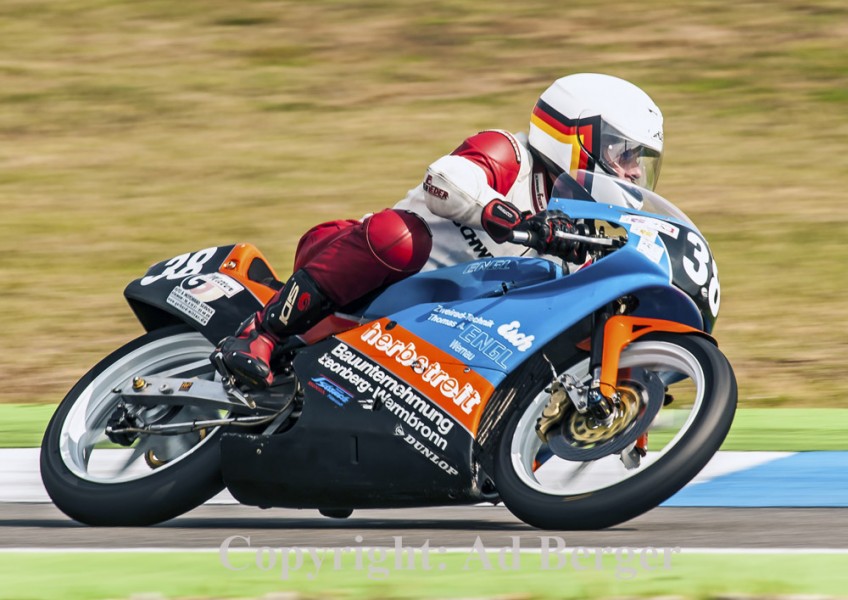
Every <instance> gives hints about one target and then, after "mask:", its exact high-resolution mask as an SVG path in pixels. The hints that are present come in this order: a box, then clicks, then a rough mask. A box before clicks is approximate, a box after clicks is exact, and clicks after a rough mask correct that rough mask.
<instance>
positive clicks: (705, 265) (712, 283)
mask: <svg viewBox="0 0 848 600" xmlns="http://www.w3.org/2000/svg"><path fill="white" fill-rule="evenodd" d="M686 241H687V242H689V244H688V245H687V247H686V254H685V255H684V257H683V270H684V271H686V275H688V276H689V279H691V280H692V283H694V284H695V285H697V286H699V287H705V288H706V290H707V298H708V299H709V303H710V312H712V313H713V316H714V317H717V316H718V308H719V304H720V303H721V289H720V287H719V283H718V265H716V262H715V259H714V258H712V256H711V255H710V251H709V249H708V248H707V243H706V242H705V241H704V240H703V238H701V236H699V235H698V234H697V233H695V232H694V231H690V232H688V234H687V235H686ZM710 271H712V277H711V276H710ZM707 282H709V284H708V283H707Z"/></svg>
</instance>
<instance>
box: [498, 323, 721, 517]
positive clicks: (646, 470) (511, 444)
mask: <svg viewBox="0 0 848 600" xmlns="http://www.w3.org/2000/svg"><path fill="white" fill-rule="evenodd" d="M555 367H556V369H557V372H558V373H560V372H562V371H565V372H567V373H569V374H571V375H573V376H575V377H577V378H578V379H582V378H583V377H585V375H586V374H587V372H588V360H583V361H580V362H579V363H576V364H555ZM640 369H641V370H644V372H649V373H653V374H655V375H656V376H658V377H659V378H660V380H662V381H663V383H664V384H665V385H667V386H668V392H669V394H670V395H669V396H667V397H666V401H668V400H671V398H673V400H672V401H671V403H670V404H669V405H668V406H666V407H663V408H662V409H661V410H660V412H659V414H658V415H657V416H656V417H655V418H653V421H652V423H651V424H650V426H649V429H648V444H649V445H648V454H647V455H646V456H645V457H644V458H642V459H641V462H640V464H639V465H638V466H636V467H635V468H632V467H633V465H632V464H631V465H628V466H630V467H631V468H629V469H628V468H627V466H626V465H625V461H623V460H622V457H621V456H620V455H619V454H614V455H610V456H605V457H603V458H600V459H598V460H591V461H586V462H580V461H571V460H565V459H561V458H559V457H558V456H556V455H554V454H553V453H552V452H551V450H550V448H549V447H548V445H547V444H545V443H543V442H542V441H541V439H540V438H539V437H538V436H537V435H536V431H535V426H536V421H537V420H538V418H539V417H540V416H541V414H542V411H543V410H544V408H545V407H546V406H547V404H548V401H549V400H550V397H551V395H550V387H549V386H550V382H549V381H539V382H538V383H537V384H536V385H535V387H534V388H533V389H531V390H530V393H529V394H528V399H527V401H525V402H524V403H523V405H522V406H520V408H519V409H518V410H516V411H515V413H514V414H513V415H512V417H511V419H510V421H509V422H508V424H507V427H506V428H505V430H504V433H503V435H502V436H501V438H500V440H499V442H498V445H497V454H496V460H495V483H496V485H497V488H498V491H499V493H500V495H501V498H502V499H503V501H504V504H505V505H506V506H507V508H509V510H510V511H511V512H512V513H513V514H515V515H516V516H517V517H518V518H520V519H521V520H523V521H524V522H526V523H528V524H530V525H533V526H534V527H539V528H542V529H563V530H569V529H570V530H575V529H600V528H604V527H610V526H612V525H616V524H618V523H622V522H624V521H627V520H629V519H632V518H633V517H635V516H637V515H640V514H642V513H644V512H646V511H648V510H650V509H652V508H654V507H656V506H657V505H659V504H660V503H661V502H663V501H664V500H666V499H668V498H669V497H670V496H672V495H673V494H675V493H676V492H678V491H679V490H680V489H681V488H682V487H683V486H684V485H686V484H687V483H688V482H689V481H691V480H692V479H693V478H694V477H695V476H696V475H697V474H698V472H699V471H700V470H701V469H702V468H703V467H704V466H705V465H706V464H707V462H709V460H710V458H712V456H713V454H715V452H716V451H717V450H718V448H719V446H720V445H721V443H722V442H723V441H724V438H725V437H726V435H727V433H728V431H729V430H730V425H731V423H732V421H733V415H734V412H735V409H736V396H737V391H736V379H735V377H734V374H733V369H732V368H731V366H730V364H729V363H728V361H727V359H726V358H725V357H724V355H723V354H722V353H721V352H720V351H719V349H718V348H716V347H715V346H714V345H713V344H712V343H710V342H709V341H708V340H706V339H704V338H701V337H698V336H692V335H679V334H667V333H661V334H651V335H648V336H645V337H644V338H641V339H640V340H638V341H636V342H634V343H632V344H630V345H629V346H628V347H627V348H626V349H625V350H624V351H623V352H622V354H621V362H620V371H619V377H620V378H626V377H627V376H628V374H629V373H632V372H634V371H636V370H640ZM546 388H547V390H548V391H547V392H546V391H545V389H546ZM657 400H659V401H660V402H662V400H663V399H662V398H660V399H656V398H653V399H652V400H651V401H652V402H653V401H657Z"/></svg>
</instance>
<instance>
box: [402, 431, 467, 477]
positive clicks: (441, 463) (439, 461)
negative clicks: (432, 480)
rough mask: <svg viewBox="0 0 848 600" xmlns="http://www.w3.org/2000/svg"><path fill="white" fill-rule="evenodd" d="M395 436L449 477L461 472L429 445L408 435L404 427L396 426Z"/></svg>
mask: <svg viewBox="0 0 848 600" xmlns="http://www.w3.org/2000/svg"><path fill="white" fill-rule="evenodd" d="M395 435H396V436H398V437H399V438H401V439H403V441H404V442H406V443H407V444H409V446H410V447H411V448H412V449H413V450H415V451H416V452H418V453H419V454H420V455H421V456H423V457H424V458H426V459H427V460H429V461H430V462H431V463H433V464H434V465H436V466H437V467H439V468H440V469H441V470H442V471H444V472H445V473H447V474H448V475H458V474H459V471H457V470H456V469H455V468H454V467H452V466H451V465H450V463H449V462H448V461H446V460H445V459H444V458H442V457H441V456H440V455H439V454H438V453H437V452H436V451H435V450H433V449H431V448H428V447H427V445H426V444H425V443H424V442H422V441H420V440H417V439H415V436H413V435H411V434H409V433H406V432H405V431H404V430H403V427H401V426H400V425H395Z"/></svg>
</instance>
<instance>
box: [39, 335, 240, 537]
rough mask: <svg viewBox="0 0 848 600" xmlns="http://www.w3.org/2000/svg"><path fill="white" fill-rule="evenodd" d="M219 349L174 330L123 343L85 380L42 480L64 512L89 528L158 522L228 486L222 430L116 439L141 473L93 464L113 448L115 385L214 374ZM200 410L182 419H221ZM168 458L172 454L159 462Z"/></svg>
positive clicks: (49, 450) (59, 416) (53, 434)
mask: <svg viewBox="0 0 848 600" xmlns="http://www.w3.org/2000/svg"><path fill="white" fill-rule="evenodd" d="M212 350H213V346H212V345H211V344H210V343H209V342H208V341H207V340H206V339H205V338H203V336H202V335H200V334H199V333H197V332H195V331H193V330H191V329H190V328H189V327H187V326H184V325H177V326H173V327H167V328H163V329H159V330H156V331H153V332H150V333H147V334H145V335H143V336H141V337H139V338H138V339H136V340H134V341H132V342H130V343H128V344H126V345H125V346H123V347H121V348H119V349H118V350H116V351H115V352H113V353H112V354H110V355H109V356H108V357H106V358H104V359H103V360H102V361H100V363H98V364H97V365H96V366H95V367H94V368H92V369H91V370H90V371H89V372H88V373H86V375H85V376H83V377H82V379H80V380H79V382H78V383H77V384H76V385H75V386H74V387H73V388H72V389H71V391H70V392H68V394H67V396H65V398H64V400H62V402H61V403H60V404H59V407H58V409H57V410H56V413H55V414H54V415H53V418H52V419H51V420H50V423H49V425H48V426H47V430H46V432H45V434H44V440H43V442H42V446H41V477H42V481H43V482H44V487H45V488H46V489H47V493H48V494H49V496H50V498H51V499H52V500H53V502H54V503H55V504H56V506H57V507H58V508H59V509H60V510H61V511H62V512H64V513H65V514H66V515H68V516H69V517H71V518H72V519H75V520H77V521H80V522H81V523H85V524H88V525H110V526H142V525H152V524H154V523H159V522H162V521H166V520H168V519H171V518H173V517H176V516H179V515H181V514H183V513H185V512H186V511H189V510H191V509H193V508H195V507H197V506H198V505H200V504H202V503H203V502H205V501H206V500H208V499H209V498H211V497H212V496H214V495H215V494H216V493H218V492H220V491H221V490H222V489H223V488H224V483H223V481H222V479H221V473H220V463H221V459H220V450H219V446H218V440H219V437H220V432H221V430H220V429H216V430H212V431H210V432H207V435H199V434H198V433H194V434H183V435H180V436H168V437H170V438H171V439H167V440H165V439H163V436H141V437H140V438H139V440H138V441H136V442H135V446H134V448H133V449H132V450H130V449H121V448H120V447H118V446H116V445H113V444H112V446H113V448H112V449H111V453H112V455H115V454H116V453H117V454H118V455H119V456H120V457H121V460H123V457H124V456H129V454H128V453H130V452H132V456H137V458H138V464H137V466H135V467H134V469H135V470H134V472H129V471H130V470H129V469H125V470H124V471H122V472H119V473H117V474H108V473H107V474H104V473H102V472H98V471H96V470H95V468H94V464H93V463H95V459H94V457H95V456H97V457H100V456H103V454H102V453H108V452H110V449H105V450H104V449H103V446H109V445H110V443H109V442H108V441H107V440H106V439H105V435H104V434H103V430H104V429H105V423H106V420H108V417H109V415H110V414H111V413H112V411H113V410H114V407H115V406H117V404H118V402H119V400H120V398H119V396H118V395H117V394H115V393H114V392H113V391H112V390H113V389H115V388H116V387H118V386H125V385H126V384H127V381H128V380H130V379H131V378H132V376H134V375H153V374H157V373H158V374H161V373H165V372H168V373H169V374H171V376H184V377H196V376H200V377H205V378H207V379H208V378H211V377H213V374H214V369H213V367H212V365H211V364H210V363H209V361H208V356H209V354H210V353H211V352H212ZM204 361H205V364H204ZM149 410H152V409H149ZM198 410H199V409H197V408H191V407H184V408H180V409H179V411H181V412H179V413H178V414H177V415H176V416H175V417H174V419H178V418H180V414H182V415H191V416H200V417H208V416H220V415H219V414H216V415H209V414H203V413H202V412H201V413H198V412H197V411H198ZM207 410H208V409H207ZM185 411H187V412H185ZM188 418H190V417H188ZM163 455H166V456H168V459H167V460H165V461H162V460H160V459H158V458H156V459H152V457H158V456H163ZM121 460H119V461H117V462H121ZM133 464H134V465H135V463H133ZM145 465H146V469H145Z"/></svg>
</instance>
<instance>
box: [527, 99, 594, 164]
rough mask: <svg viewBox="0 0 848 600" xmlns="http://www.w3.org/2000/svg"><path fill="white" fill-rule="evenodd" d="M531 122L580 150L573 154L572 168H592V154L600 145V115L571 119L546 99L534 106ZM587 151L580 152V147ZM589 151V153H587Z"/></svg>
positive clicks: (558, 139) (560, 140)
mask: <svg viewBox="0 0 848 600" xmlns="http://www.w3.org/2000/svg"><path fill="white" fill-rule="evenodd" d="M530 122H531V123H532V124H533V125H535V126H536V127H538V128H539V129H541V130H542V131H544V132H545V133H547V134H548V135H549V136H551V137H552V138H554V139H555V140H557V141H559V142H562V143H564V144H571V146H572V147H573V148H574V149H575V150H578V151H577V152H572V154H571V165H570V167H571V169H590V168H591V167H592V165H590V164H589V161H590V160H591V156H590V154H594V153H595V148H597V147H598V146H599V145H600V135H601V127H600V126H601V118H600V116H599V115H596V116H593V117H587V118H583V119H569V118H568V117H566V116H565V115H563V114H562V113H560V112H558V111H556V110H555V109H554V108H553V107H551V106H550V105H549V104H548V103H547V102H545V101H544V100H539V101H538V102H537V103H536V106H535V107H533V112H532V114H531V115H530ZM581 147H582V148H584V149H585V150H586V152H580V151H579V149H580V148H581ZM587 153H588V154H587Z"/></svg>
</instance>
